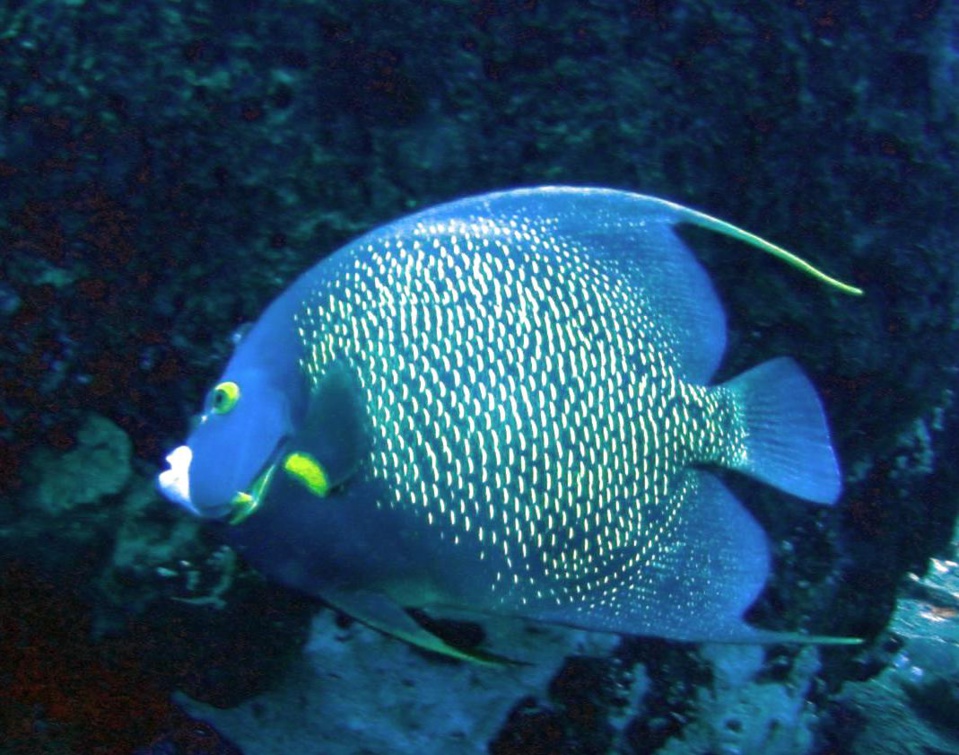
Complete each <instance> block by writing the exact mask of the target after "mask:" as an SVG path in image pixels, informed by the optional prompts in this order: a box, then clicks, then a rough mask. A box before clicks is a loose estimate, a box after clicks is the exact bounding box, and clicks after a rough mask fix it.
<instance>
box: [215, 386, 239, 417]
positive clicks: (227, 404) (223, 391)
mask: <svg viewBox="0 0 959 755" xmlns="http://www.w3.org/2000/svg"><path fill="white" fill-rule="evenodd" d="M239 400H240V386H238V385H237V384H236V383H234V382H232V381H227V382H225V383H220V384H219V385H218V386H217V387H216V388H214V389H213V392H212V393H211V394H210V409H211V410H212V411H213V413H214V414H226V413H227V412H229V411H230V410H232V409H233V407H234V406H236V402H237V401H239Z"/></svg>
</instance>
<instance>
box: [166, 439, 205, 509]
mask: <svg viewBox="0 0 959 755" xmlns="http://www.w3.org/2000/svg"><path fill="white" fill-rule="evenodd" d="M166 460H167V464H169V465H170V468H169V469H168V470H166V471H165V472H160V474H159V476H158V477H157V485H159V487H160V492H161V493H163V495H165V496H166V497H167V498H168V499H169V500H170V501H172V502H173V503H175V504H177V505H178V506H182V507H183V508H185V509H186V510H187V511H189V512H191V513H193V514H196V515H197V516H199V515H200V512H199V511H197V510H196V508H195V507H194V505H193V503H192V502H191V501H190V462H192V461H193V451H191V450H190V447H189V446H177V447H176V448H174V449H173V450H172V451H171V452H170V454H169V455H168V456H167V457H166Z"/></svg>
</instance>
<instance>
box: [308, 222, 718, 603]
mask: <svg viewBox="0 0 959 755" xmlns="http://www.w3.org/2000/svg"><path fill="white" fill-rule="evenodd" d="M296 320H297V326H298V329H299V333H300V336H301V338H302V339H303V342H304V344H305V346H306V347H307V348H306V350H305V353H306V354H307V357H306V358H305V359H304V362H303V365H302V366H303V368H304V369H305V370H306V371H307V372H308V373H309V375H310V376H311V377H312V378H313V380H314V381H318V380H319V379H321V377H322V375H323V372H324V370H325V366H326V365H328V364H330V363H332V362H334V361H345V362H347V363H349V364H350V365H351V367H352V368H353V369H354V370H355V373H356V376H357V380H358V383H359V385H360V389H361V392H362V394H363V399H364V401H365V405H366V407H367V409H368V413H369V420H370V423H371V430H372V437H373V443H372V449H371V451H370V456H369V459H368V462H369V463H368V465H367V466H368V469H369V472H370V474H371V475H372V476H373V477H374V478H375V479H377V480H379V481H381V482H383V483H385V485H384V486H382V489H385V490H386V491H387V494H386V498H385V499H384V500H381V501H378V502H377V505H379V506H384V507H389V508H393V509H397V508H401V509H404V510H405V511H407V512H408V513H409V515H410V516H411V517H413V518H415V519H417V520H418V521H420V522H421V523H422V525H423V528H424V531H426V532H428V533H429V534H430V536H431V537H432V538H433V539H434V540H435V541H436V542H439V543H442V544H445V546H446V547H448V548H449V549H451V550H455V551H456V552H458V553H459V554H462V553H467V554H468V559H475V560H478V561H480V562H485V564H486V566H487V571H486V572H484V573H488V574H489V575H491V579H490V584H489V585H487V586H486V589H487V590H488V591H489V595H490V596H491V599H492V601H493V603H496V601H499V603H500V604H511V605H518V606H536V605H542V606H550V605H552V606H562V605H566V604H573V603H576V602H578V601H580V600H581V597H582V596H583V595H587V594H588V595H590V596H591V599H594V600H596V599H604V598H603V596H604V595H606V598H605V599H612V598H610V597H609V596H610V595H611V594H612V593H615V588H616V585H617V583H618V582H620V581H621V579H622V578H625V577H626V576H627V575H628V576H629V578H630V579H639V578H641V577H640V576H637V575H641V573H642V567H643V566H645V565H648V564H649V563H651V562H653V561H655V560H656V559H657V558H658V557H661V556H662V555H663V554H664V553H666V551H667V550H668V549H669V547H670V543H669V535H670V533H671V532H672V531H673V530H674V529H675V527H676V526H677V523H678V521H679V517H680V516H681V503H682V489H681V487H682V486H681V485H680V484H679V483H678V482H677V473H678V472H680V471H681V470H682V468H683V467H684V466H685V465H687V464H688V463H689V462H690V461H693V460H701V459H703V458H706V457H707V456H708V455H709V454H710V453H711V449H712V448H713V447H714V446H715V445H716V444H718V443H719V440H720V438H719V433H718V430H717V429H716V428H717V422H716V421H715V415H716V413H717V411H718V407H717V406H716V404H715V401H714V400H713V399H711V397H710V396H709V395H708V394H707V393H706V391H705V390H704V389H702V388H701V387H698V386H691V385H688V384H686V383H684V382H683V381H682V380H680V379H679V378H678V377H677V376H676V374H675V369H674V364H673V354H672V353H671V350H670V348H669V342H670V339H671V338H675V337H676V335H675V334H672V333H671V332H670V327H669V322H668V313H656V312H650V311H649V308H648V306H645V302H644V300H643V296H642V292H641V291H637V290H635V289H631V288H630V287H629V286H628V284H627V283H626V282H624V281H623V280H621V279H619V278H616V277H614V276H610V275H609V274H608V273H607V271H605V270H604V269H603V268H602V267H601V266H599V265H597V264H595V262H594V261H593V260H591V259H590V258H589V255H588V253H587V252H586V251H585V250H584V249H583V248H582V247H580V246H579V245H577V244H576V243H575V242H574V241H570V240H565V239H557V238H553V237H552V236H551V235H550V229H549V228H548V227H545V226H543V225H540V226H537V225H534V224H524V223H519V222H516V221H512V222H511V223H506V224H497V223H494V222H488V221H476V222H461V221H445V222H432V223H422V224H420V225H417V226H415V227H414V228H413V229H408V230H407V231H406V232H404V233H396V234H392V233H388V232H387V233H383V234H382V235H381V236H379V237H375V238H372V239H369V240H367V241H366V242H365V243H364V244H363V245H362V246H360V247H357V248H354V249H353V250H352V253H351V255H350V259H349V262H348V264H346V265H344V266H342V267H340V268H339V272H338V274H337V275H336V276H334V277H332V278H325V279H323V280H321V281H317V282H316V285H315V286H314V287H313V288H312V289H311V290H310V293H309V294H308V296H307V297H306V299H305V301H304V306H303V308H302V310H301V311H300V313H299V314H298V315H297V318H296ZM606 587H608V589H604V588H606ZM610 591H612V593H611V592H610Z"/></svg>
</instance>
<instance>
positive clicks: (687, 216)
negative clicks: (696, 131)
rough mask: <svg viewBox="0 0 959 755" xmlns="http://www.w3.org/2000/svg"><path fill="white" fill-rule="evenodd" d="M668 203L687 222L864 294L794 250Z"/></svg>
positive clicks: (854, 293) (844, 289)
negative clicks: (798, 255)
mask: <svg viewBox="0 0 959 755" xmlns="http://www.w3.org/2000/svg"><path fill="white" fill-rule="evenodd" d="M666 204H668V205H669V206H670V207H672V208H673V209H674V210H676V211H677V212H678V214H679V216H680V217H681V218H682V219H683V220H685V221H686V222H687V223H692V224H693V225H698V226H699V227H700V228H706V229H708V230H710V231H715V232H716V233H721V234H723V235H724V236H729V237H731V238H734V239H738V240H739V241H742V242H744V243H746V244H749V245H750V246H754V247H756V248H758V249H762V250H763V251H764V252H767V253H768V254H771V255H772V256H773V257H777V258H778V259H781V260H782V261H783V262H785V263H786V264H787V265H791V266H792V267H794V268H796V269H797V270H801V271H802V272H803V273H805V274H806V275H808V276H810V277H812V278H815V279H816V280H818V281H821V282H822V283H825V284H826V285H827V286H832V287H833V288H836V289H839V290H840V291H842V292H843V293H844V294H850V295H851V296H862V295H863V290H862V289H861V288H857V287H856V286H851V285H849V284H848V283H843V282H842V281H841V280H837V279H836V278H833V277H832V276H831V275H827V274H826V273H824V272H823V271H822V270H820V269H819V268H818V267H815V266H814V265H812V264H810V263H809V262H806V260H804V259H803V258H802V257H797V256H796V255H795V254H793V253H792V252H787V251H786V250H785V249H783V248H782V247H781V246H776V245H775V244H773V243H772V242H769V241H766V239H763V238H760V237H759V236H757V235H756V234H754V233H750V232H749V231H745V230H743V229H742V228H739V227H737V226H734V225H733V224H732V223H727V222H726V221H725V220H720V219H719V218H714V217H713V216H712V215H707V214H706V213H704V212H699V211H698V210H691V209H689V208H688V207H683V206H682V205H678V204H673V203H672V202H666Z"/></svg>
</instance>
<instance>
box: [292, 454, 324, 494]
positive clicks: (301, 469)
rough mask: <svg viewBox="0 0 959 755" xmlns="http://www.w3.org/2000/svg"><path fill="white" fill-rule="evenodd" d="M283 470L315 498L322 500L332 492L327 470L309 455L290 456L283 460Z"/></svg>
mask: <svg viewBox="0 0 959 755" xmlns="http://www.w3.org/2000/svg"><path fill="white" fill-rule="evenodd" d="M283 469H285V470H286V472H287V474H289V475H290V477H293V478H294V479H295V480H297V481H298V482H299V483H300V484H302V485H303V486H304V487H305V488H306V489H307V490H309V491H310V492H311V493H313V495H315V496H318V497H320V498H322V497H323V496H325V495H326V494H327V493H328V492H329V490H330V481H329V478H327V476H326V470H325V469H323V466H322V465H321V464H320V463H319V462H318V461H317V460H316V459H314V458H313V457H312V456H310V455H309V454H304V453H292V454H290V455H289V456H287V457H286V459H284V460H283Z"/></svg>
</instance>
